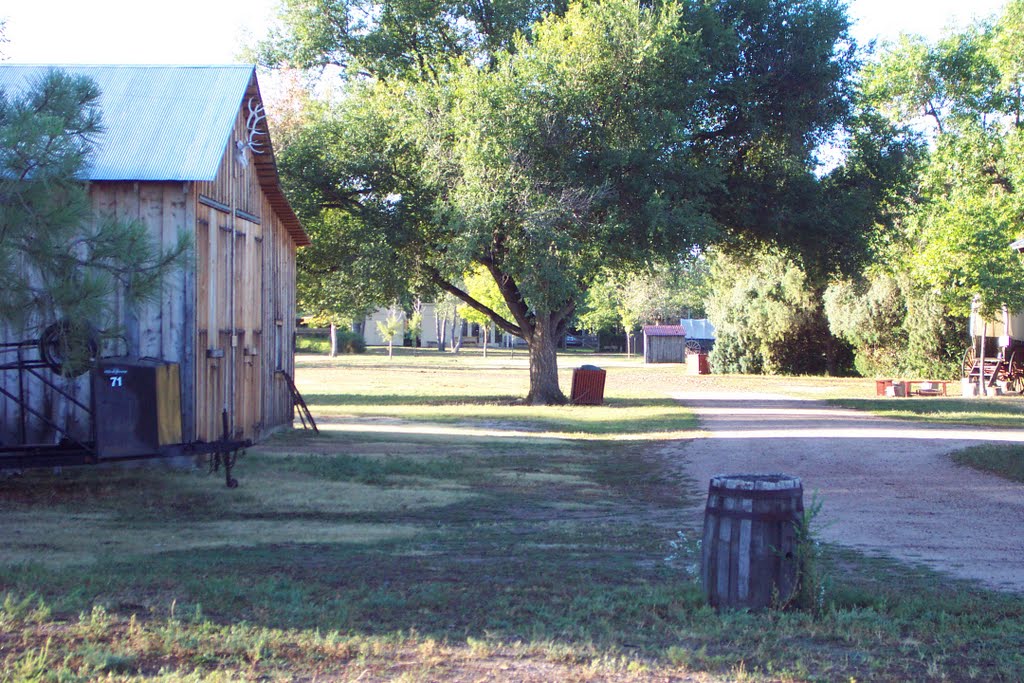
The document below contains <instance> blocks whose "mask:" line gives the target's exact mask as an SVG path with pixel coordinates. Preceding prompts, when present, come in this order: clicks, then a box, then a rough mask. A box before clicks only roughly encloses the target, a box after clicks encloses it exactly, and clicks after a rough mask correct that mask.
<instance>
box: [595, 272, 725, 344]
mask: <svg viewBox="0 0 1024 683" xmlns="http://www.w3.org/2000/svg"><path fill="white" fill-rule="evenodd" d="M707 277H708V263H707V261H706V260H705V259H704V258H703V257H693V258H690V259H687V260H686V261H683V262H681V263H677V264H672V265H670V266H656V267H653V268H651V269H650V270H648V271H641V272H630V273H622V274H616V273H612V272H609V271H604V272H603V273H602V274H601V276H600V277H599V278H598V279H597V280H596V281H595V282H594V283H593V284H591V286H590V287H589V289H588V290H587V295H586V298H585V300H584V302H583V305H582V306H581V311H580V313H579V314H578V320H579V324H580V327H582V328H583V329H585V330H588V331H590V332H594V333H597V332H606V331H611V330H612V329H615V328H620V329H623V330H626V331H629V332H633V331H635V329H636V328H637V326H638V325H641V324H653V323H666V324H674V323H675V321H677V320H678V319H680V318H694V317H696V318H699V317H702V316H703V313H704V299H705V297H706V289H707Z"/></svg>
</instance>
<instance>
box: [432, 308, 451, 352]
mask: <svg viewBox="0 0 1024 683" xmlns="http://www.w3.org/2000/svg"><path fill="white" fill-rule="evenodd" d="M434 330H435V331H436V332H437V350H438V351H444V340H445V336H446V335H447V334H448V314H447V313H446V314H445V315H444V317H441V316H440V315H437V314H436V313H435V314H434Z"/></svg>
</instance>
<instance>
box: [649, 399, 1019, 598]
mask: <svg viewBox="0 0 1024 683" xmlns="http://www.w3.org/2000/svg"><path fill="white" fill-rule="evenodd" d="M673 397H674V398H676V399H678V400H680V401H682V402H683V403H684V404H686V405H687V406H689V407H690V408H691V409H693V410H694V411H696V413H697V414H698V415H699V417H700V420H701V426H702V428H703V430H704V433H703V434H702V435H701V436H700V437H699V438H697V439H695V440H693V441H689V442H676V443H674V444H672V445H667V446H665V447H664V449H663V452H662V455H663V456H664V457H666V458H667V459H668V460H669V461H670V462H674V463H678V466H679V467H680V468H681V471H682V473H684V474H685V475H687V476H689V477H690V478H692V479H693V480H694V482H695V484H694V485H695V486H696V487H698V488H699V489H700V490H702V491H705V490H706V487H707V484H708V481H709V480H710V479H711V477H712V476H714V475H716V474H723V473H726V474H733V473H747V472H757V473H774V472H783V473H786V474H791V475H796V476H799V477H801V478H802V479H803V482H804V490H805V501H806V500H807V499H808V498H809V497H810V495H811V494H812V493H814V492H818V495H819V497H820V498H821V500H822V502H823V506H822V510H821V514H820V521H821V523H822V526H821V530H820V534H821V536H822V538H823V539H825V540H827V541H830V542H834V543H838V544H842V545H846V546H850V547H853V548H856V549H858V550H863V551H866V552H869V553H876V554H883V555H887V556H891V557H893V558H896V559H899V560H903V561H908V562H915V563H922V564H924V565H926V566H929V567H931V568H933V569H937V570H940V571H943V572H948V573H949V574H950V575H952V576H955V577H958V578H964V579H972V580H977V581H980V582H983V583H984V584H986V585H988V586H990V587H992V588H997V589H1001V590H1010V591H1020V592H1024V485H1021V484H1016V483H1012V482H1008V481H1005V480H1003V479H1000V478H997V477H994V476H991V475H987V474H983V473H980V472H977V471H974V470H972V469H969V468H966V467H959V466H957V465H955V464H954V463H953V462H952V461H951V459H950V458H949V457H948V455H949V454H950V453H952V452H954V451H957V450H960V449H962V448H965V447H967V446H971V445H975V444H979V443H985V442H1000V441H1001V442H1018V443H1024V430H1021V431H1013V430H989V429H974V428H967V427H932V426H925V425H921V424H920V423H910V422H903V421H897V420H890V419H884V418H879V417H874V416H872V415H868V414H865V413H861V412H857V411H852V410H844V409H840V408H833V407H830V406H829V405H827V404H825V403H822V402H819V401H810V400H794V399H793V398H790V397H784V396H774V395H767V394H735V393H710V392H699V393H696V392H695V393H679V394H674V395H673ZM693 515H694V521H697V522H699V520H700V519H702V518H703V502H702V503H701V506H700V507H698V508H694V510H693Z"/></svg>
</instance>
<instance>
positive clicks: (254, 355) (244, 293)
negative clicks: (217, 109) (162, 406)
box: [195, 103, 295, 440]
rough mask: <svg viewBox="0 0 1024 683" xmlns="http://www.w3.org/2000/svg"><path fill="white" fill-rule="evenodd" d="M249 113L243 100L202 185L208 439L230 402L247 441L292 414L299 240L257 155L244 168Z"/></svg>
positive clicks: (203, 423) (201, 432) (200, 327)
mask: <svg viewBox="0 0 1024 683" xmlns="http://www.w3.org/2000/svg"><path fill="white" fill-rule="evenodd" d="M247 115H248V112H247V110H246V109H245V104H244V103H243V107H242V109H241V111H240V112H239V115H238V117H237V120H236V122H235V129H234V133H233V135H232V139H231V141H230V142H229V143H228V147H227V150H226V151H225V154H224V158H223V159H222V160H221V165H220V171H219V173H218V175H217V178H216V179H214V180H213V181H210V182H199V183H195V202H196V206H197V209H196V211H197V214H198V215H199V216H202V217H205V219H206V223H207V226H204V225H203V224H202V222H199V224H198V225H197V231H199V234H200V236H201V237H203V238H205V239H198V240H197V243H203V244H205V245H207V246H206V251H205V252H203V253H199V252H198V251H197V259H196V263H197V285H196V295H197V300H196V312H197V315H196V321H197V323H196V324H197V327H196V336H195V340H196V355H197V365H196V391H197V395H196V415H197V420H196V427H197V430H196V436H197V438H200V439H207V440H209V439H213V438H216V437H217V436H219V435H220V432H221V427H220V424H221V417H220V416H221V410H222V409H223V408H224V406H225V405H229V406H230V405H233V406H234V411H233V412H234V415H233V422H234V428H235V434H236V435H238V436H244V437H246V438H253V439H258V438H260V436H262V435H264V434H266V433H268V432H269V430H271V429H273V428H275V427H278V426H280V425H288V424H291V421H292V417H293V410H292V402H291V395H290V394H289V393H288V389H287V385H286V383H285V381H284V378H283V377H282V376H281V375H280V374H279V373H278V370H285V371H287V372H289V373H293V372H294V356H293V353H292V335H293V334H294V330H295V284H294V283H295V243H294V241H293V239H292V238H291V236H290V235H289V234H288V233H287V231H286V230H285V228H284V226H283V225H282V224H281V221H280V219H279V218H278V216H277V215H276V214H275V212H274V210H273V208H272V207H271V206H270V203H269V201H268V200H267V198H266V195H265V194H264V192H263V190H262V188H261V186H260V182H259V180H260V179H259V177H258V174H257V172H256V167H255V164H254V163H252V157H251V153H250V152H246V154H247V155H249V157H248V158H249V163H248V164H245V165H243V164H240V163H239V162H238V159H237V156H236V153H235V149H236V148H235V141H237V140H242V141H245V140H246V127H245V123H246V117H247ZM203 198H205V199H206V200H212V203H216V204H218V205H219V207H217V208H215V207H211V206H209V203H210V202H207V203H205V204H204V203H203ZM223 209H234V213H233V214H232V212H231V211H230V210H229V211H225V210H223ZM239 212H241V213H242V214H244V215H239ZM232 220H233V221H234V235H235V237H234V241H233V243H232V238H231V235H232ZM214 224H216V226H217V228H216V230H214V229H213V228H212V227H209V226H213V225H214ZM211 232H213V233H215V234H216V235H218V236H217V237H216V238H215V239H214V238H213V237H212V235H211ZM214 252H216V253H214ZM229 273H230V277H229V276H228V274H229ZM232 314H233V319H234V327H233V328H232ZM232 337H234V340H233V339H232ZM232 341H234V343H235V346H234V347H233V348H234V367H233V368H232V366H231V363H232ZM282 341H283V343H284V346H283V349H284V353H281V354H279V353H278V344H279V343H281V342H282ZM208 350H209V351H210V353H209V354H208V353H207V351H208ZM207 355H212V356H219V357H214V358H207ZM279 355H280V358H279ZM232 382H234V385H233V386H232Z"/></svg>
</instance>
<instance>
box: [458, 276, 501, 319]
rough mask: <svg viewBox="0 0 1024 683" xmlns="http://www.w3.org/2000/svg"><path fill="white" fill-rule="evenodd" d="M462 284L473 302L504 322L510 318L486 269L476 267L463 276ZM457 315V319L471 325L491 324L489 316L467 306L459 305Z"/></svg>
mask: <svg viewBox="0 0 1024 683" xmlns="http://www.w3.org/2000/svg"><path fill="white" fill-rule="evenodd" d="M462 282H463V285H464V288H465V291H466V293H467V294H468V295H469V296H470V297H471V298H472V299H473V300H474V301H477V302H479V303H481V304H483V305H484V306H486V307H487V308H489V309H490V310H492V311H494V312H495V313H497V314H498V315H499V316H501V317H502V318H504V319H505V320H508V319H510V318H511V317H512V313H511V312H509V310H508V305H507V304H506V303H505V298H504V297H503V296H502V295H501V290H500V289H498V283H497V282H495V281H494V277H493V276H492V275H491V274H490V273H489V272H487V269H486V268H484V267H483V266H477V267H476V268H474V269H473V270H471V271H470V272H468V273H466V274H465V275H464V276H463V278H462ZM458 313H459V317H461V318H462V319H463V320H468V321H469V322H471V323H476V324H478V325H490V324H491V316H490V315H488V314H487V313H484V312H482V311H479V310H477V309H476V308H473V307H472V306H470V305H469V304H465V303H463V304H460V305H459V307H458Z"/></svg>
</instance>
